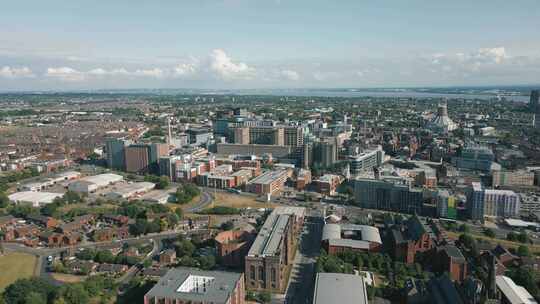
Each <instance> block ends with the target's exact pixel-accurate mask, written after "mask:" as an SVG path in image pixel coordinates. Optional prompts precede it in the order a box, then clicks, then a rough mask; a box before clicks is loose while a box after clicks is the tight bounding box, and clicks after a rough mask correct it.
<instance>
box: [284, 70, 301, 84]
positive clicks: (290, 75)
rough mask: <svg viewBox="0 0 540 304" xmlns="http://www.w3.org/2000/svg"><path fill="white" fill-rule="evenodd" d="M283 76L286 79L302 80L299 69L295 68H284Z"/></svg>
mask: <svg viewBox="0 0 540 304" xmlns="http://www.w3.org/2000/svg"><path fill="white" fill-rule="evenodd" d="M280 74H281V77H283V78H284V79H285V80H291V81H298V80H300V74H298V72H297V71H293V70H283V71H281V73H280Z"/></svg>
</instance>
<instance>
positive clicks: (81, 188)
mask: <svg viewBox="0 0 540 304" xmlns="http://www.w3.org/2000/svg"><path fill="white" fill-rule="evenodd" d="M122 180H124V177H123V176H121V175H117V174H112V173H105V174H99V175H94V176H87V177H83V178H81V179H79V180H78V181H75V182H73V183H71V184H69V186H68V189H69V190H70V191H74V192H79V193H91V192H95V191H96V190H98V189H101V188H104V187H107V186H110V185H113V184H115V183H117V182H120V181H122Z"/></svg>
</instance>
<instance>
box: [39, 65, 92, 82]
mask: <svg viewBox="0 0 540 304" xmlns="http://www.w3.org/2000/svg"><path fill="white" fill-rule="evenodd" d="M45 76H47V77H51V78H56V79H60V80H62V81H67V82H73V81H83V80H84V79H85V76H84V73H81V72H79V71H77V70H75V69H73V68H70V67H59V68H48V69H47V72H46V73H45Z"/></svg>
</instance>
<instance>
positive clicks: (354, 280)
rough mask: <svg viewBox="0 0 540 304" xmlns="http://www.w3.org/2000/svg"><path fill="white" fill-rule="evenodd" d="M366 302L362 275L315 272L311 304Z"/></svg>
mask: <svg viewBox="0 0 540 304" xmlns="http://www.w3.org/2000/svg"><path fill="white" fill-rule="evenodd" d="M336 303H339V304H367V303H368V295H367V290H366V283H365V281H364V277H362V276H358V275H352V274H344V273H324V272H321V273H317V277H316V279H315V291H314V293H313V304H336Z"/></svg>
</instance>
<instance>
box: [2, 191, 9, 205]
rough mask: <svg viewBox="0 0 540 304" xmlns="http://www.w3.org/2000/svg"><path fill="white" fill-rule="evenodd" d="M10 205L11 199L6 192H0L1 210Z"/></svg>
mask: <svg viewBox="0 0 540 304" xmlns="http://www.w3.org/2000/svg"><path fill="white" fill-rule="evenodd" d="M8 205H9V197H8V196H7V195H6V194H5V193H4V192H0V208H6V207H7V206H8Z"/></svg>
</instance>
